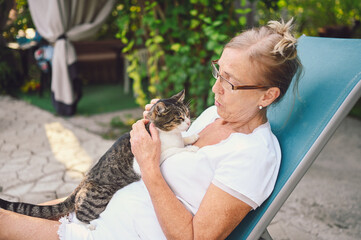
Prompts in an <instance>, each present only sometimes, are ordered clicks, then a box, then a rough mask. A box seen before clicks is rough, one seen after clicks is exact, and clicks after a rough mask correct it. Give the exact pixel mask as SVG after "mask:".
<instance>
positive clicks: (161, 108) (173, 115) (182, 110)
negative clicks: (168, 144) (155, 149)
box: [147, 90, 191, 131]
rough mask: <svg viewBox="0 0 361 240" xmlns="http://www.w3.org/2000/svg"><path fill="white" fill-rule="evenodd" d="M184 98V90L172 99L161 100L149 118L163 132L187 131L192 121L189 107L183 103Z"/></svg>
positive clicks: (153, 107) (150, 112)
mask: <svg viewBox="0 0 361 240" xmlns="http://www.w3.org/2000/svg"><path fill="white" fill-rule="evenodd" d="M184 97H185V91H184V90H182V91H181V92H179V93H177V94H176V95H174V96H172V97H171V98H167V99H160V100H159V101H158V102H156V103H155V104H154V105H153V106H152V108H151V109H150V111H149V113H148V115H147V118H148V119H149V120H150V121H151V122H153V123H154V125H155V126H156V127H157V128H159V129H160V130H162V131H172V130H175V129H178V130H179V131H185V130H187V129H188V128H189V126H190V123H191V121H190V116H189V109H188V106H187V105H186V104H184V103H183V101H184Z"/></svg>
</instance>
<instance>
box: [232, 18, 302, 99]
mask: <svg viewBox="0 0 361 240" xmlns="http://www.w3.org/2000/svg"><path fill="white" fill-rule="evenodd" d="M292 21H293V19H291V20H289V21H288V22H287V23H285V22H284V21H283V20H281V21H280V22H278V21H269V22H268V24H267V26H262V27H260V28H253V29H250V30H247V31H245V32H243V33H241V34H239V35H237V36H235V37H234V38H232V39H231V41H230V42H229V43H227V44H226V46H225V48H236V49H242V50H245V51H246V53H247V54H248V56H249V60H250V62H251V64H252V66H253V68H254V69H255V70H256V73H259V74H261V75H260V76H261V78H260V79H257V80H258V81H262V82H261V83H262V84H265V85H268V86H272V87H278V88H279V89H280V92H281V94H280V96H279V97H278V99H276V101H275V102H277V101H279V100H280V99H281V98H282V97H283V96H284V95H285V94H286V92H287V89H288V88H289V86H290V84H291V82H292V79H293V77H294V76H296V78H295V85H294V90H295V91H297V86H298V81H299V78H300V75H301V73H302V64H301V62H300V60H299V58H298V56H297V39H296V38H295V37H294V36H293V34H292V33H291V30H292Z"/></svg>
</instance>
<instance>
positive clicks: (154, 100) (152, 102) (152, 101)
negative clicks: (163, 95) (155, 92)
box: [150, 98, 159, 105]
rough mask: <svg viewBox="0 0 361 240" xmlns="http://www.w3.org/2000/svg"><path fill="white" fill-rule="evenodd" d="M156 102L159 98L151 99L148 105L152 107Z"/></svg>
mask: <svg viewBox="0 0 361 240" xmlns="http://www.w3.org/2000/svg"><path fill="white" fill-rule="evenodd" d="M158 101H159V98H153V99H152V100H150V103H151V104H152V105H153V104H155V103H156V102H158Z"/></svg>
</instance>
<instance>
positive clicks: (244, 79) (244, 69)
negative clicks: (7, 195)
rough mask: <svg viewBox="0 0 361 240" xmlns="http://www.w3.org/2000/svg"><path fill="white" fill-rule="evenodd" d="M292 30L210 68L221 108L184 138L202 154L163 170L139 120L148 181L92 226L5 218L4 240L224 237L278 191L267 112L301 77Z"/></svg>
mask: <svg viewBox="0 0 361 240" xmlns="http://www.w3.org/2000/svg"><path fill="white" fill-rule="evenodd" d="M290 28H291V21H289V22H288V23H284V22H276V21H270V22H269V24H268V25H267V26H264V27H261V28H257V29H251V30H248V31H246V32H243V33H241V34H240V35H238V36H236V37H234V38H233V39H232V40H231V41H230V42H229V43H228V44H227V45H226V46H225V48H224V51H223V53H222V55H221V57H220V59H219V60H215V61H212V64H211V67H212V73H213V76H214V77H215V78H216V79H217V81H216V82H215V84H214V86H213V88H212V91H213V92H214V94H215V104H214V105H215V106H212V107H210V108H208V109H207V110H205V111H204V112H203V113H202V114H201V115H200V116H199V117H198V118H197V119H196V120H195V122H194V123H193V124H192V126H191V127H190V129H189V130H188V131H187V133H186V134H194V133H197V134H198V135H199V139H198V141H197V142H195V143H194V145H196V146H198V147H199V148H200V149H199V150H198V151H197V152H196V153H190V152H182V153H179V154H176V155H174V156H172V157H170V158H169V159H167V161H165V162H164V163H163V164H162V165H161V166H159V158H160V141H159V137H158V132H157V130H156V129H155V127H154V126H153V125H151V126H150V133H151V134H148V132H147V131H146V130H145V123H146V122H147V120H145V119H143V120H140V121H138V122H137V123H135V124H134V125H133V129H132V131H131V145H132V152H133V153H134V155H135V157H136V159H137V161H138V164H139V166H140V170H141V173H142V180H141V181H139V182H136V183H133V184H131V185H129V186H127V187H125V188H123V189H121V190H119V191H118V192H117V193H116V194H115V195H114V196H113V198H112V200H111V201H110V203H109V205H108V206H107V208H106V210H105V211H104V212H103V213H102V214H101V216H100V218H99V219H96V220H94V221H93V222H92V225H91V226H92V227H91V228H89V226H88V227H87V226H84V225H82V224H79V223H77V222H76V221H75V222H74V221H73V220H71V219H70V220H69V219H65V218H63V219H61V222H57V221H50V220H44V219H36V218H32V217H27V216H21V215H18V214H14V213H11V212H8V211H4V210H0V230H1V231H0V239H59V238H60V239H224V238H226V237H227V236H228V235H229V234H230V233H231V232H232V230H233V229H234V228H235V227H236V226H237V225H238V224H239V223H241V221H242V219H243V218H244V217H245V216H246V215H247V214H248V212H250V211H251V210H252V209H256V208H257V207H258V206H260V205H261V204H262V203H263V202H264V201H265V200H266V199H267V197H268V196H269V195H270V194H271V192H272V190H273V188H274V184H275V181H276V178H277V174H278V170H279V166H280V161H281V153H280V146H279V143H278V141H277V139H276V137H275V136H274V135H273V134H272V131H271V128H270V124H269V123H268V121H267V116H266V112H267V107H268V106H270V105H271V104H273V103H275V102H277V101H279V100H280V99H281V98H282V97H283V96H284V94H285V93H286V91H287V89H288V87H289V85H290V83H291V80H292V78H293V77H294V75H295V74H297V73H299V71H300V67H301V64H300V62H299V59H298V57H297V51H296V39H295V38H294V37H293V36H292V35H291V33H290ZM297 76H299V75H298V74H297ZM295 80H296V81H298V77H296V78H295ZM295 86H297V82H296V83H295ZM153 103H154V102H153ZM150 106H151V104H150V105H148V106H147V107H146V110H149V108H150Z"/></svg>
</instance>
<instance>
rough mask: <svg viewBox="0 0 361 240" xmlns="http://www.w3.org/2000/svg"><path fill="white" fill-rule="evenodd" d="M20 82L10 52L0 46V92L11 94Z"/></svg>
mask: <svg viewBox="0 0 361 240" xmlns="http://www.w3.org/2000/svg"><path fill="white" fill-rule="evenodd" d="M21 84H22V81H21V78H20V75H19V71H18V70H17V68H16V63H15V59H14V56H13V55H12V52H11V51H10V50H9V49H7V48H4V47H2V46H0V94H10V95H13V94H14V93H15V91H16V90H17V89H18V88H19V87H20V86H21Z"/></svg>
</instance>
